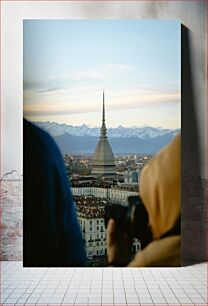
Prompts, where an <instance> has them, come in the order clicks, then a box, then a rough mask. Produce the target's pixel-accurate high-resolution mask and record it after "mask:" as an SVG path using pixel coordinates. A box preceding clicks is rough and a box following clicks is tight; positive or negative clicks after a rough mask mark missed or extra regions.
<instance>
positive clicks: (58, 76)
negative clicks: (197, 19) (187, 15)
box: [24, 20, 181, 129]
mask: <svg viewBox="0 0 208 306" xmlns="http://www.w3.org/2000/svg"><path fill="white" fill-rule="evenodd" d="M180 69H181V59H180V23H179V22H178V21H174V20H25V21H24V116H25V117H26V118H27V119H29V120H34V121H50V122H57V123H65V124H69V125H76V126H79V125H82V124H86V125H90V126H100V110H101V107H102V91H103V89H104V90H105V97H106V99H105V101H106V118H107V119H106V125H107V127H108V128H110V127H116V126H119V125H122V126H126V127H130V126H143V125H149V126H154V127H159V126H160V127H163V128H171V129H175V128H180Z"/></svg>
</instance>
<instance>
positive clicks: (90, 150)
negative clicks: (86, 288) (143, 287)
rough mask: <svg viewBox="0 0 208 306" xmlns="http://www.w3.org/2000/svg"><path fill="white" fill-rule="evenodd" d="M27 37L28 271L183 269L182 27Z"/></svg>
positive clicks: (60, 28)
mask: <svg viewBox="0 0 208 306" xmlns="http://www.w3.org/2000/svg"><path fill="white" fill-rule="evenodd" d="M23 30H24V36H23V43H24V47H23V51H24V52H23V62H24V67H23V68H24V69H23V77H24V87H23V93H24V105H23V108H24V124H23V135H24V137H23V140H24V143H23V149H24V156H23V161H24V170H23V183H24V190H23V201H24V206H23V229H24V234H23V235H24V236H23V264H24V266H27V267H63V266H65V267H71V266H72V267H127V266H128V267H155V266H166V267H167V266H180V243H181V229H180V218H181V200H180V190H181V186H180V175H181V174H180V145H181V144H180V143H181V138H180V133H181V52H180V50H181V45H180V43H181V41H180V39H181V36H180V35H181V25H180V23H179V22H178V21H176V20H24V22H23Z"/></svg>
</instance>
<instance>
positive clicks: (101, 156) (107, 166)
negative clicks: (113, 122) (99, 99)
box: [91, 93, 115, 176]
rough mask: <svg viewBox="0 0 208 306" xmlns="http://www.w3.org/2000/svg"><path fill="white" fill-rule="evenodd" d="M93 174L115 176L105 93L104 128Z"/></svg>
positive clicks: (95, 154) (93, 161) (94, 155)
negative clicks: (106, 119) (106, 118)
mask: <svg viewBox="0 0 208 306" xmlns="http://www.w3.org/2000/svg"><path fill="white" fill-rule="evenodd" d="M91 173H92V174H95V175H100V176H112V175H115V163H114V155H113V151H112V149H111V146H110V144H109V142H108V139H107V129H106V126H105V101H104V93H103V119H102V126H101V129H100V140H99V142H98V144H97V146H96V148H95V152H94V154H93V159H92V171H91Z"/></svg>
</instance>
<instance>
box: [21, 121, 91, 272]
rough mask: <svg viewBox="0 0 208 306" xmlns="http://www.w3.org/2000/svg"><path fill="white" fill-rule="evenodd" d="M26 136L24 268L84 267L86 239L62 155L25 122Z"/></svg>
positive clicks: (45, 135)
mask: <svg viewBox="0 0 208 306" xmlns="http://www.w3.org/2000/svg"><path fill="white" fill-rule="evenodd" d="M23 134H24V156H23V159H24V172H23V173H24V175H23V180H24V181H23V184H24V185H23V188H24V189H23V200H24V207H23V230H24V232H23V265H24V266H30V267H31V266H35V267H38V266H39V267H40V266H42V267H43V266H45V267H47V266H48V267H52V266H54V267H55V266H83V265H84V264H85V260H86V255H85V250H84V240H83V238H82V234H81V231H80V226H79V223H78V220H77V216H76V208H75V204H74V202H73V198H72V194H71V191H70V188H69V181H68V178H67V175H66V170H65V166H64V161H63V158H62V156H61V153H60V151H59V149H58V147H57V145H56V144H55V142H54V141H53V139H52V138H51V137H50V136H49V135H48V134H47V133H46V132H44V131H43V130H41V129H40V128H38V127H37V126H35V125H34V124H32V123H30V122H28V121H26V120H25V119H24V124H23Z"/></svg>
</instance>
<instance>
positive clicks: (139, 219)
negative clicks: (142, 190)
mask: <svg viewBox="0 0 208 306" xmlns="http://www.w3.org/2000/svg"><path fill="white" fill-rule="evenodd" d="M109 219H114V220H115V223H116V231H118V232H121V233H122V232H123V233H126V234H127V235H128V236H129V237H131V238H137V239H139V240H140V242H141V248H142V249H143V248H144V247H145V246H146V245H147V244H149V243H150V242H151V241H152V233H151V230H150V228H149V226H148V213H147V211H146V209H145V207H144V205H143V203H142V200H141V198H140V196H139V195H138V196H130V197H128V204H127V205H120V204H109V205H107V206H106V207H105V226H106V228H107V225H108V221H109Z"/></svg>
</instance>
